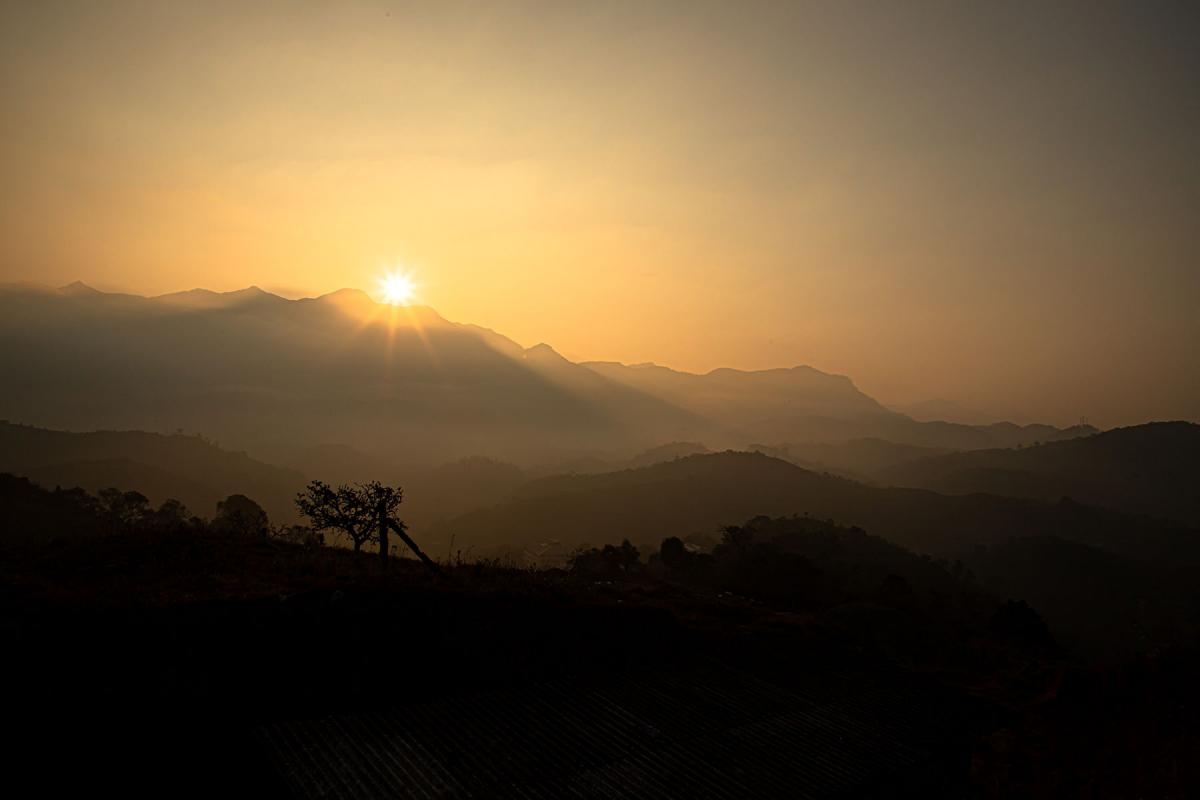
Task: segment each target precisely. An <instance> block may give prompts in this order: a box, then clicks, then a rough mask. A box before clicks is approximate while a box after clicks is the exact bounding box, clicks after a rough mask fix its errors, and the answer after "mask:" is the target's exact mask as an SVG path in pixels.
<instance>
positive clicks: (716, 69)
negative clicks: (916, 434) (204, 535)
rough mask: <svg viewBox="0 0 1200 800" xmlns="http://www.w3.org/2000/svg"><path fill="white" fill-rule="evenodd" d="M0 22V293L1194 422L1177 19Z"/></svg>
mask: <svg viewBox="0 0 1200 800" xmlns="http://www.w3.org/2000/svg"><path fill="white" fill-rule="evenodd" d="M0 8H2V10H0V37H2V39H0V42H2V46H0V69H2V72H0V101H2V103H3V106H2V108H3V113H2V114H0V126H2V128H0V133H2V138H0V280H5V281H8V280H33V281H39V282H45V283H55V284H60V283H67V282H70V281H73V280H76V279H82V280H84V281H86V282H89V283H92V284H93V285H96V286H98V287H102V288H120V289H125V290H131V291H136V292H139V293H160V292H166V291H173V290H178V289H185V288H192V287H195V286H204V287H208V288H212V289H218V290H227V289H235V288H241V287H243V286H246V285H248V284H252V283H253V284H258V285H260V286H263V287H264V288H272V289H277V290H283V291H284V292H285V293H289V294H292V295H300V294H314V293H320V292H325V291H329V290H333V289H336V288H340V287H342V286H358V287H361V288H365V289H369V290H371V289H374V288H375V286H376V282H377V278H378V276H379V275H380V274H381V273H382V272H383V271H384V270H386V269H388V268H390V267H395V266H405V267H407V268H410V269H412V270H413V271H414V272H415V276H416V280H417V281H418V283H419V284H420V291H419V294H420V299H421V301H422V302H425V303H428V304H429V305H432V306H434V307H435V308H437V309H438V310H439V311H440V312H441V313H442V314H443V315H444V316H446V317H448V318H450V319H454V320H459V321H467V322H474V323H478V324H481V325H486V326H488V327H492V328H495V329H497V330H499V331H501V332H503V333H506V334H508V335H510V336H512V337H513V338H515V339H517V340H518V341H519V342H521V343H522V344H525V345H532V344H534V343H536V342H538V341H546V342H548V343H550V344H552V345H554V346H555V347H556V348H557V349H558V350H560V351H561V352H562V353H564V354H565V355H567V356H568V357H571V358H575V359H592V358H602V359H614V360H621V361H644V360H653V361H657V362H659V363H664V364H668V365H671V366H676V367H680V368H685V369H692V370H706V369H709V368H712V367H715V366H722V365H727V366H738V367H746V368H757V367H767V366H782V365H791V364H798V363H807V364H811V365H813V366H816V367H818V368H820V369H824V370H827V371H832V372H840V373H845V374H848V375H850V376H852V377H853V378H854V379H855V381H856V382H857V383H858V385H859V386H860V387H861V388H863V389H864V390H865V391H867V392H869V393H871V394H873V395H874V396H876V397H878V398H880V399H881V400H883V401H885V402H888V401H896V402H905V401H917V400H924V399H929V398H950V399H953V400H956V401H959V402H961V403H964V404H967V405H970V406H974V407H982V408H984V409H987V410H991V411H998V412H1005V413H1011V412H1021V413H1023V414H1025V415H1028V416H1033V417H1038V418H1042V419H1046V420H1050V421H1058V422H1064V421H1074V420H1075V419H1077V418H1078V417H1079V416H1080V415H1083V414H1086V415H1088V416H1090V417H1091V418H1092V420H1093V421H1094V422H1097V423H1099V424H1103V425H1112V424H1119V423H1126V422H1136V421H1140V420H1143V419H1147V418H1179V417H1186V418H1192V419H1200V155H1198V153H1200V145H1198V143H1200V47H1198V46H1197V42H1198V41H1200V24H1198V21H1197V17H1198V15H1197V13H1196V11H1195V10H1194V9H1195V8H1197V6H1196V5H1195V4H1194V3H1178V4H1172V3H1156V2H1137V3H1134V2H1130V3H1126V4H1122V5H1108V4H1105V3H1101V2H1081V3H1078V4H1050V3H1041V2H1039V3H1023V2H1004V3H979V4H971V3H967V2H948V3H936V4H924V3H916V2H878V3H854V2H836V3H835V2H828V3H812V4H806V3H799V2H792V3H766V2H761V3H756V2H729V3H702V2H694V1H693V2H681V3H658V2H650V1H649V0H640V1H639V2H630V3H616V2H607V3H594V4H591V3H588V4H585V3H566V2H552V3H497V2H486V3H485V2H474V3H464V4H461V5H458V4H454V3H450V2H437V3H428V4H410V3H361V4H349V3H332V2H330V3H299V2H292V3H278V4H276V3H253V2H239V3H229V4H223V3H216V2H203V3H194V4H193V3H185V2H170V3H166V2H148V3H144V4H143V3H99V2H87V3H77V4H75V3H72V4H64V3H55V2H46V1H45V0H40V1H39V2H28V3H4V4H3V6H2V7H0Z"/></svg>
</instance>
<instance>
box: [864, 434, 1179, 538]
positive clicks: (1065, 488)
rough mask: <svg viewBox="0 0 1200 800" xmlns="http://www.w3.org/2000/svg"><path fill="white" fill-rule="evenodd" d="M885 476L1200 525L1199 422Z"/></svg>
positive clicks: (972, 456)
mask: <svg viewBox="0 0 1200 800" xmlns="http://www.w3.org/2000/svg"><path fill="white" fill-rule="evenodd" d="M879 475H880V477H881V479H884V480H887V481H888V482H890V483H892V484H895V485H898V486H915V487H922V488H926V489H932V490H934V491H938V492H944V493H951V494H967V493H972V492H987V493H990V494H999V495H1009V496H1014V497H1037V498H1045V499H1058V498H1060V497H1070V498H1072V499H1073V500H1077V501H1079V502H1083V503H1088V504H1092V505H1100V506H1106V507H1109V508H1116V509H1121V510H1123V511H1128V512H1130V513H1134V514H1150V515H1154V516H1160V517H1166V518H1170V519H1175V520H1179V521H1181V522H1184V523H1187V524H1189V525H1200V491H1198V490H1197V487H1200V425H1194V424H1191V423H1188V422H1155V423H1149V424H1146V425H1136V426H1132V427H1127V428H1117V429H1114V430H1111V431H1106V432H1104V433H1100V434H1096V435H1094V436H1087V437H1083V438H1079V439H1073V440H1070V441H1063V442H1049V443H1045V444H1041V445H1038V446H1035V447H1026V448H1022V449H1005V450H999V449H991V450H979V451H975V452H970V453H950V454H944V455H938V456H933V457H926V458H920V459H917V460H914V461H912V462H908V463H900V464H894V465H892V466H891V467H889V468H887V469H885V470H882V471H880V473H879Z"/></svg>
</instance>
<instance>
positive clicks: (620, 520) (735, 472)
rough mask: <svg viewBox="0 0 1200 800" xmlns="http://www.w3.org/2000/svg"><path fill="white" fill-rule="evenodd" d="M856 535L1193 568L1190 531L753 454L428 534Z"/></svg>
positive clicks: (482, 538)
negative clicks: (800, 525) (843, 531)
mask: <svg viewBox="0 0 1200 800" xmlns="http://www.w3.org/2000/svg"><path fill="white" fill-rule="evenodd" d="M792 514H799V515H804V514H807V515H809V516H812V517H816V518H819V519H826V518H830V519H834V520H836V521H837V522H839V523H842V524H844V525H858V526H860V527H863V528H865V529H866V530H867V531H868V532H870V533H872V534H875V535H878V536H882V537H884V538H886V539H889V540H891V541H893V542H895V543H897V544H900V545H902V546H904V547H908V548H910V549H913V550H916V551H918V552H926V553H931V554H934V555H939V556H948V557H951V558H953V557H959V556H962V555H964V554H968V553H970V552H972V551H973V550H974V549H975V547H976V546H978V545H986V544H990V543H996V542H1000V541H1005V540H1007V539H1008V538H1009V537H1012V536H1015V535H1057V536H1060V537H1063V538H1068V539H1073V540H1076V541H1081V542H1084V543H1087V544H1091V545H1094V546H1097V547H1101V548H1104V549H1108V550H1111V551H1113V552H1116V553H1119V554H1122V555H1126V556H1131V557H1136V558H1146V559H1163V560H1180V561H1194V560H1198V559H1200V536H1197V535H1195V534H1196V532H1195V531H1192V530H1186V529H1182V528H1175V527H1172V526H1169V525H1164V524H1161V523H1158V522H1155V521H1153V520H1149V519H1141V518H1136V517H1130V516H1127V515H1124V514H1120V513H1118V512H1115V511H1108V510H1104V509H1097V508H1093V507H1089V506H1082V505H1079V504H1078V503H1070V502H1055V503H1047V502H1041V501H1035V500H1026V499H1017V498H1008V497H998V496H991V495H959V496H950V495H941V494H937V493H934V492H931V491H926V490H920V489H901V488H879V487H874V486H867V485H865V484H862V483H857V482H855V481H851V480H847V479H843V478H837V477H834V476H830V475H822V474H818V473H816V472H812V471H809V470H805V469H802V468H800V467H797V466H795V465H793V464H789V463H787V462H785V461H781V460H779V459H775V458H770V457H769V456H766V455H763V454H761V453H740V452H724V453H714V454H710V455H697V456H690V457H687V458H681V459H678V460H674V461H668V462H664V463H660V464H657V465H654V466H651V467H645V468H641V469H629V470H623V471H620V472H610V473H603V474H598V475H568V476H557V477H550V478H543V479H540V480H536V481H532V482H530V483H528V484H526V485H525V486H523V487H521V488H520V489H518V490H517V492H516V494H515V496H514V498H513V499H512V500H510V501H509V502H507V503H504V504H502V505H499V506H497V507H495V508H492V509H487V510H481V511H477V512H474V513H471V514H465V515H463V516H461V517H459V518H457V519H454V520H451V521H450V522H448V523H447V524H446V525H444V526H442V527H440V528H439V529H438V530H437V531H436V535H437V536H438V537H448V536H449V535H450V534H454V535H455V536H456V538H457V541H458V542H460V543H471V544H474V545H476V546H477V547H485V546H494V545H500V544H504V543H528V542H535V541H542V540H547V539H556V540H560V541H564V542H568V543H576V544H582V543H585V542H588V543H593V544H596V543H604V542H614V541H619V540H620V539H622V538H628V539H630V540H632V541H633V542H634V543H647V542H648V543H657V542H658V541H659V540H661V539H662V538H663V537H666V536H687V535H688V534H692V533H706V534H710V533H713V532H714V531H715V530H716V529H717V528H718V526H721V525H734V524H739V523H741V522H742V521H744V520H746V519H749V518H752V517H756V516H759V515H766V516H773V517H777V516H788V515H792Z"/></svg>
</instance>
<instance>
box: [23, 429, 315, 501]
mask: <svg viewBox="0 0 1200 800" xmlns="http://www.w3.org/2000/svg"><path fill="white" fill-rule="evenodd" d="M0 472H8V473H11V474H14V475H22V476H25V477H27V478H30V479H31V480H33V481H35V482H37V483H39V484H41V485H43V486H45V487H47V488H51V489H52V488H54V487H55V486H62V487H63V488H71V487H75V486H79V487H81V488H83V489H85V490H87V491H89V492H95V491H97V490H99V489H104V488H108V487H115V488H118V489H124V490H136V491H139V492H141V493H142V494H144V495H146V496H147V497H148V498H149V499H150V501H151V502H152V503H154V504H158V503H161V502H162V501H163V500H166V499H168V498H174V499H176V500H179V501H181V502H182V503H183V504H184V505H186V506H187V507H188V508H189V509H190V510H191V512H192V513H194V514H199V515H201V516H211V515H212V514H213V511H214V509H215V507H216V503H217V501H218V500H223V499H224V498H226V497H228V496H229V495H231V494H245V495H248V496H249V497H252V498H254V499H255V500H256V501H258V502H259V503H260V504H261V505H262V506H263V507H264V508H265V509H266V510H267V512H268V513H269V514H270V515H271V516H272V518H273V519H275V520H276V521H285V520H289V519H292V518H294V516H295V506H294V505H293V499H294V497H295V494H296V492H298V491H299V490H300V489H301V488H302V487H303V486H304V483H305V478H304V476H303V475H301V474H300V473H299V472H296V471H294V470H289V469H284V468H282V467H276V466H273V465H271V464H265V463H263V462H261V461H256V460H255V459H253V458H251V457H250V456H248V455H246V454H245V453H234V452H230V451H228V450H222V449H221V448H219V447H217V446H216V445H214V444H213V443H211V442H209V441H206V440H205V439H203V438H201V437H199V436H184V435H181V434H176V435H171V436H164V435H161V434H156V433H144V432H141V431H97V432H93V433H73V432H69V431H54V430H45V429H42V428H34V427H30V426H26V425H13V424H10V423H0Z"/></svg>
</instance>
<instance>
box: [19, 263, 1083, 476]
mask: <svg viewBox="0 0 1200 800" xmlns="http://www.w3.org/2000/svg"><path fill="white" fill-rule="evenodd" d="M0 371H2V372H3V374H4V375H5V376H6V379H7V382H8V386H9V388H8V390H6V391H5V393H4V394H3V395H2V396H0V417H3V418H7V419H10V420H13V421H18V422H22V423H28V424H34V425H39V426H45V427H49V428H61V429H68V430H98V429H99V430H117V429H139V430H147V429H148V430H157V431H162V432H170V431H178V430H183V431H187V432H192V433H201V434H203V435H205V436H207V437H209V438H211V439H214V440H217V441H219V442H221V443H222V444H224V445H227V446H231V447H234V448H238V449H244V450H247V451H249V452H251V453H254V454H259V453H264V452H268V451H270V450H271V449H272V448H279V447H290V448H293V449H294V448H305V447H327V446H344V447H350V448H355V449H357V450H360V451H363V452H365V453H367V454H369V455H370V456H372V457H377V458H383V459H385V460H386V461H388V462H389V463H397V464H419V465H423V466H434V465H436V464H438V463H442V462H444V461H447V460H453V459H456V458H463V457H471V456H489V457H493V458H501V459H505V460H509V461H513V462H517V463H520V464H523V465H536V464H542V463H549V462H554V461H564V460H568V459H572V458H579V457H583V456H600V457H604V458H617V459H624V458H629V457H630V456H632V455H633V454H635V453H637V452H640V451H642V450H645V449H647V448H650V447H655V446H658V445H661V444H664V443H666V442H672V441H693V442H703V443H705V444H706V445H708V446H711V447H715V448H723V447H739V448H740V447H745V446H747V445H749V444H751V443H755V442H762V443H766V444H776V443H780V442H805V441H820V442H841V441H845V440H850V439H856V438H862V437H880V438H885V439H887V440H889V441H892V442H895V443H899V444H906V445H912V446H919V447H930V448H940V449H946V450H960V449H977V448H984V447H1011V446H1016V445H1019V444H1031V443H1033V442H1034V441H1048V440H1052V439H1058V438H1073V437H1075V436H1079V435H1083V434H1086V433H1091V432H1094V430H1093V429H1090V428H1084V427H1081V428H1069V429H1058V428H1054V427H1051V426H1036V425H1031V426H1016V425H1011V424H997V425H986V426H971V425H961V424H954V423H943V422H917V421H915V420H913V419H912V418H910V417H907V416H905V415H903V414H899V413H896V412H894V411H891V410H890V409H887V408H885V407H884V406H882V405H881V404H879V403H878V402H876V401H875V400H874V399H872V398H870V397H868V396H867V395H865V394H864V393H862V392H861V391H859V390H858V389H857V388H856V387H855V385H854V384H853V382H852V381H851V380H850V379H849V378H847V377H845V376H839V375H830V374H827V373H824V372H821V371H819V370H816V369H813V368H811V367H807V366H797V367H792V368H788V369H771V370H760V371H742V370H735V369H717V370H713V371H711V372H708V373H705V374H703V375H700V374H692V373H686V372H680V371H676V370H672V369H668V368H666V367H661V366H657V365H652V364H641V365H633V366H627V365H622V364H616V363H611V362H583V363H574V362H571V361H569V360H568V359H566V358H564V357H562V356H561V355H560V354H558V353H557V352H556V351H554V350H553V349H552V348H551V347H550V346H548V345H545V344H539V345H536V346H534V347H530V348H524V347H522V346H520V345H519V344H517V343H516V342H514V341H513V340H511V339H509V338H507V337H505V336H503V335H501V334H498V333H496V332H494V331H491V330H488V329H486V328H482V327H479V326H475V325H469V324H460V323H454V322H450V321H448V320H446V319H444V318H443V317H441V316H440V315H439V314H437V312H435V311H433V310H432V309H430V308H427V307H423V306H388V305H381V304H378V303H375V302H374V301H372V300H371V299H370V298H369V297H368V296H367V295H365V294H364V293H362V292H359V291H356V290H341V291H338V292H333V293H331V294H327V295H324V296H321V297H317V298H306V299H301V300H289V299H285V298H282V297H279V296H277V295H273V294H270V293H268V292H265V291H262V290H260V289H257V288H255V287H250V288H248V289H243V290H241V291H236V292H226V293H216V292H210V291H206V290H199V289H197V290H192V291H188V292H180V293H175V294H169V295H162V296H158V297H140V296H135V295H129V294H115V293H104V292H99V291H96V290H94V289H91V288H90V287H87V286H85V285H83V284H79V283H76V284H72V285H70V286H66V287H62V288H60V289H51V288H47V287H36V286H27V285H18V286H7V287H4V288H2V289H0Z"/></svg>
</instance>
